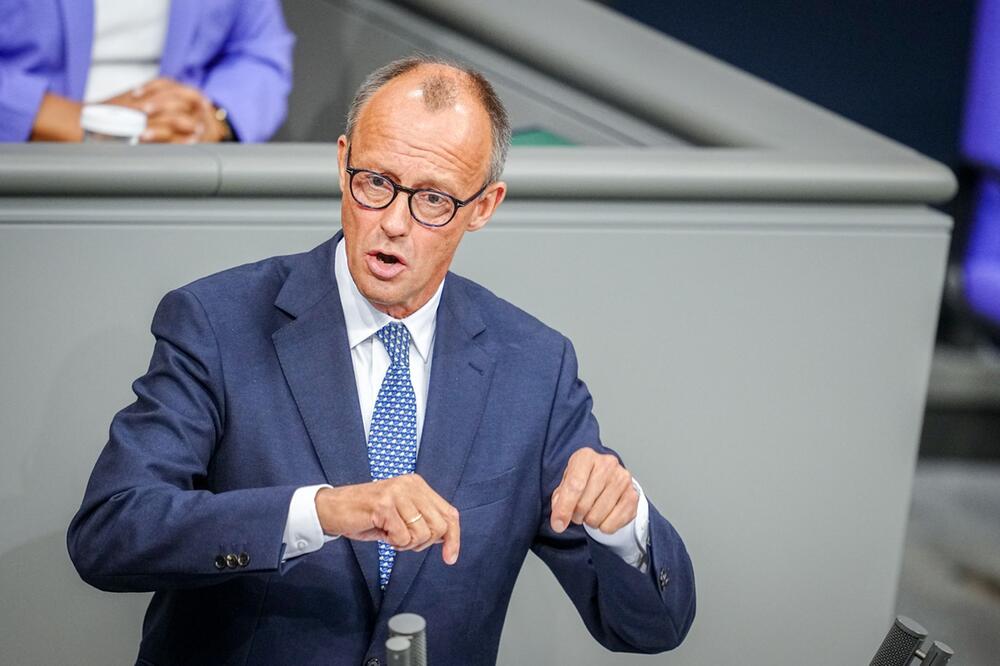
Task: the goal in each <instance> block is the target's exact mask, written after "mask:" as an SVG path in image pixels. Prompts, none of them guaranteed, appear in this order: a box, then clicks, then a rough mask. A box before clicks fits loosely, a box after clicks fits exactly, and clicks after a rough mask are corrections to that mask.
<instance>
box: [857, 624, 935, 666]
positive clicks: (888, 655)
mask: <svg viewBox="0 0 1000 666" xmlns="http://www.w3.org/2000/svg"><path fill="white" fill-rule="evenodd" d="M925 638H927V630H926V629H924V628H923V627H921V626H920V625H919V624H917V623H916V622H914V621H913V620H911V619H910V618H908V617H905V616H903V615H899V616H897V617H896V621H895V622H893V624H892V626H891V627H890V628H889V633H887V634H886V635H885V638H884V639H883V640H882V645H880V646H879V649H878V652H876V653H875V656H874V657H872V660H871V663H869V665H868V666H909V664H910V661H911V660H912V659H914V658H916V659H917V660H919V661H920V662H921V666H945V664H947V663H948V660H949V659H951V658H952V657H954V656H955V652H954V650H952V649H951V648H950V647H948V646H947V645H945V644H944V643H942V642H941V641H934V643H933V644H931V646H930V648H928V649H927V652H926V653H925V652H921V650H920V645H921V644H922V643H923V642H924V639H925Z"/></svg>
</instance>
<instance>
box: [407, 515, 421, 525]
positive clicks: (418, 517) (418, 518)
mask: <svg viewBox="0 0 1000 666" xmlns="http://www.w3.org/2000/svg"><path fill="white" fill-rule="evenodd" d="M423 517H424V516H423V514H419V513H418V514H417V515H415V516H413V518H410V519H409V520H407V521H406V524H407V525H412V524H413V523H415V522H417V521H418V520H420V519H421V518H423Z"/></svg>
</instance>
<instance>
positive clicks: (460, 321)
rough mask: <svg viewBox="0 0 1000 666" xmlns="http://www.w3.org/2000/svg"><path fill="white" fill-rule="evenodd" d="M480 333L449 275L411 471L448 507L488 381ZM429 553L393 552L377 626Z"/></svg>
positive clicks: (489, 365) (488, 362)
mask: <svg viewBox="0 0 1000 666" xmlns="http://www.w3.org/2000/svg"><path fill="white" fill-rule="evenodd" d="M484 329H485V325H484V324H483V321H482V319H481V318H480V317H479V314H478V310H477V309H476V306H475V305H474V304H473V303H472V302H471V301H469V299H468V296H467V295H466V293H465V290H464V286H463V285H462V284H461V283H460V282H459V281H458V280H457V279H455V278H454V277H451V276H449V278H448V279H446V281H445V286H444V292H443V293H442V295H441V305H440V306H439V308H438V315H437V329H436V333H435V339H434V357H433V361H432V365H431V379H430V386H429V389H428V395H427V410H426V412H425V415H424V427H423V432H422V434H421V438H420V452H419V454H418V456H417V469H416V471H417V473H418V474H420V475H421V476H422V477H423V478H424V480H425V481H427V483H428V485H430V486H431V488H433V489H434V490H435V492H437V493H438V494H439V495H441V497H443V498H444V499H445V500H447V501H448V502H451V501H452V499H453V497H454V495H455V490H456V488H457V487H458V483H459V481H460V480H461V478H462V471H463V470H464V469H465V462H466V460H467V458H468V455H469V451H470V450H471V449H472V444H473V441H474V440H475V438H476V432H477V430H478V428H479V422H480V419H481V417H482V414H483V409H484V407H485V406H486V397H487V394H488V393H489V388H490V382H491V381H492V378H493V367H494V359H493V357H492V356H491V355H490V354H489V353H488V352H487V351H485V350H484V349H483V348H482V347H481V346H480V345H479V343H478V342H477V341H476V340H475V337H476V336H477V335H478V334H479V333H481V332H482V331H483V330H484ZM430 552H434V553H435V557H440V556H441V550H440V548H429V549H427V550H425V551H423V552H421V553H414V552H404V553H397V555H396V562H395V564H394V565H393V568H392V577H391V578H390V579H389V585H388V586H387V587H386V590H385V599H384V602H383V604H382V608H381V610H380V615H379V619H378V620H377V622H385V621H387V620H388V618H389V617H391V616H392V615H393V614H395V613H396V611H397V609H398V608H399V606H400V604H401V603H402V601H403V599H404V598H405V596H406V593H407V591H408V590H409V589H410V586H411V585H412V584H413V580H414V578H415V577H416V575H417V572H418V571H419V570H420V568H421V566H422V565H423V563H424V560H425V559H426V558H427V555H428V553H430Z"/></svg>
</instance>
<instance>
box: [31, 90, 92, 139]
mask: <svg viewBox="0 0 1000 666" xmlns="http://www.w3.org/2000/svg"><path fill="white" fill-rule="evenodd" d="M82 110H83V104H81V103H80V102H77V101H74V100H71V99H68V98H66V97H62V96H60V95H55V94H53V93H46V94H45V96H44V97H42V103H41V105H39V107H38V113H37V114H36V115H35V122H34V124H33V125H32V128H31V140H32V141H82V140H83V129H82V128H81V127H80V113H81V111H82Z"/></svg>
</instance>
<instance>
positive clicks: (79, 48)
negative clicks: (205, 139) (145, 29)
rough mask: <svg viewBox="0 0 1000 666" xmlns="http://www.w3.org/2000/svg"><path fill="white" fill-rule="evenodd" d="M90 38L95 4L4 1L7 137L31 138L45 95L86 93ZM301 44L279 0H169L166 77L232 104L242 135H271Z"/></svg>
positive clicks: (0, 119) (0, 127)
mask: <svg viewBox="0 0 1000 666" xmlns="http://www.w3.org/2000/svg"><path fill="white" fill-rule="evenodd" d="M93 36H94V5H93V1H92V0H0V141H26V140H27V139H28V137H29V136H30V134H31V127H32V125H33V124H34V119H35V116H36V114H37V113H38V107H39V104H40V103H41V100H42V97H43V96H44V95H45V93H46V92H52V93H55V94H58V95H63V96H65V97H69V98H71V99H75V100H80V99H82V97H83V91H84V88H85V86H86V83H87V72H88V70H89V68H90V54H91V51H92V48H91V46H92V42H93ZM294 41H295V38H294V36H293V35H292V34H291V33H290V32H289V31H288V28H287V26H286V25H285V21H284V18H283V16H282V14H281V6H280V4H279V2H278V0H172V1H171V3H170V21H169V26H168V28H167V41H166V44H165V45H164V49H163V57H162V59H161V61H160V75H161V76H166V77H170V78H173V79H176V80H177V81H180V82H181V83H184V84H187V85H190V86H193V87H195V88H198V89H200V90H201V91H202V92H203V93H204V94H205V95H207V96H208V97H209V98H210V99H211V100H212V101H213V102H215V103H216V104H217V105H219V106H222V107H224V108H225V109H227V110H228V111H229V114H230V123H231V124H232V126H233V128H234V129H235V130H236V134H237V136H238V137H239V139H240V140H241V141H266V140H267V139H268V138H269V137H270V136H271V135H272V134H274V132H275V131H276V130H277V129H278V126H279V125H281V123H282V121H283V120H284V118H285V110H286V106H287V105H286V99H287V97H288V91H289V89H290V88H291V80H292V45H293V44H294Z"/></svg>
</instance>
